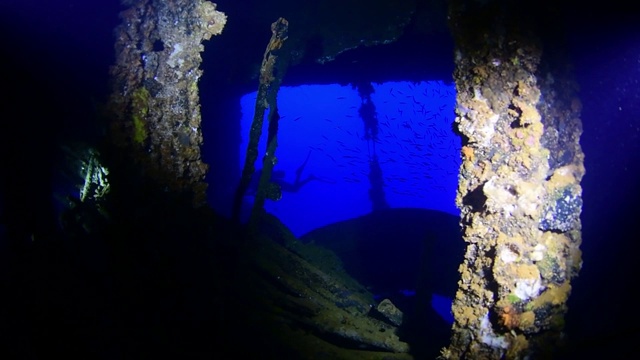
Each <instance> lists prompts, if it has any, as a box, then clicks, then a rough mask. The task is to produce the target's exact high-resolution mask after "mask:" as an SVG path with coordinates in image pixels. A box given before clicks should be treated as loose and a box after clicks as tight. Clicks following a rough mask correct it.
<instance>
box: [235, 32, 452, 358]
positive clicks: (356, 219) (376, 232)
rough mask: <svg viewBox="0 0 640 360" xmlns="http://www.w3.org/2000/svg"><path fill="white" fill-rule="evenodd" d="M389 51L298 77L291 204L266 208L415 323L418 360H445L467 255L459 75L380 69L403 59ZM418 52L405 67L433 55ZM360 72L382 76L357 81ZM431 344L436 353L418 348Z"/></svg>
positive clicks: (409, 327)
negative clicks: (440, 359) (459, 199)
mask: <svg viewBox="0 0 640 360" xmlns="http://www.w3.org/2000/svg"><path fill="white" fill-rule="evenodd" d="M401 45H402V46H406V45H404V44H401ZM414 45H415V44H414ZM379 48H380V49H378V50H374V49H365V50H363V51H362V52H359V51H358V50H352V51H353V52H354V53H353V54H351V55H350V56H348V59H336V60H335V61H336V63H333V64H324V65H318V64H316V65H306V66H305V65H303V66H301V67H299V68H296V67H293V68H292V69H291V73H290V74H291V75H292V76H289V75H290V74H287V75H286V76H285V77H284V80H283V85H282V87H281V88H280V90H279V92H278V113H279V116H280V120H279V129H278V147H277V150H276V153H275V156H276V158H277V163H276V165H275V166H274V169H273V170H274V172H273V174H272V182H275V183H277V184H278V185H280V186H281V188H282V198H281V199H280V200H278V201H267V202H266V203H265V210H266V211H267V212H269V213H271V214H273V215H276V216H277V217H278V218H279V219H280V220H281V221H282V222H283V223H284V224H285V225H286V226H287V227H288V228H289V229H290V230H291V231H292V232H293V234H294V235H296V236H297V237H298V238H299V239H301V240H302V241H303V242H313V243H315V244H318V245H321V246H324V247H327V248H329V249H331V250H333V251H334V252H335V253H336V255H338V256H339V257H340V258H341V260H342V262H343V264H344V268H345V270H346V271H347V273H348V274H349V275H351V276H352V277H354V278H355V279H356V280H358V281H359V282H360V283H361V284H363V285H364V286H366V287H367V288H368V290H369V291H371V292H372V293H373V294H374V297H375V299H376V301H377V302H381V301H383V300H385V299H389V300H391V302H392V303H393V304H394V305H395V306H397V307H398V309H400V310H401V311H402V312H403V313H404V314H405V319H406V322H405V323H404V324H403V331H404V333H403V338H404V339H407V341H409V342H410V343H413V345H412V346H413V347H414V349H418V350H416V351H417V352H418V353H420V354H428V355H434V352H436V353H437V350H438V349H439V348H440V347H442V346H444V345H445V344H446V341H447V340H448V336H449V330H450V326H451V323H452V322H453V316H452V315H451V301H452V298H453V297H454V295H455V290H456V282H457V279H458V273H457V267H458V265H459V264H460V263H461V261H462V254H463V247H464V246H463V242H462V238H461V235H460V226H459V211H458V209H457V207H456V205H455V196H456V189H457V179H458V170H459V167H460V155H459V154H460V147H461V145H462V144H461V138H460V136H459V135H458V134H456V133H455V130H454V115H455V112H454V106H455V98H456V93H455V86H454V84H453V82H452V81H451V73H452V72H451V71H449V72H447V73H446V75H442V74H443V73H444V72H439V75H441V76H437V75H435V74H434V73H430V74H426V72H429V71H433V70H432V69H428V71H423V72H421V71H420V70H419V68H420V66H419V64H420V63H421V62H420V61H415V63H414V64H413V66H411V67H409V66H403V65H401V64H399V63H398V62H402V61H406V58H404V59H400V60H395V61H388V62H384V61H382V62H381V63H380V64H377V65H375V64H372V63H375V62H376V59H389V58H390V57H391V58H393V57H398V56H400V55H399V54H400V53H401V52H398V53H395V54H393V56H390V55H388V54H387V55H384V56H381V55H378V56H370V54H371V52H374V51H378V52H384V51H385V50H386V51H389V49H385V46H379ZM409 48H412V51H408V52H407V53H405V54H403V56H406V57H410V56H415V55H416V53H417V54H418V55H423V54H422V52H417V51H416V50H415V46H410V47H409ZM440 51H441V50H438V53H439V52H440ZM350 52H351V51H350ZM348 53H349V52H348ZM348 53H345V55H347V54H348ZM357 53H360V54H362V53H369V54H368V55H369V56H366V57H362V58H359V57H358V55H357ZM412 53H413V54H412ZM451 53H452V52H451ZM451 53H449V54H451ZM449 54H446V56H445V55H443V57H445V58H449ZM400 57H401V56H400ZM438 61H442V60H441V59H439V60H438ZM448 61H449V62H450V65H449V67H451V68H452V67H453V59H449V60H448ZM363 63H366V64H363ZM424 64H425V65H424V66H425V67H427V68H428V67H429V62H427V61H424ZM360 66H361V67H363V68H365V69H375V70H373V71H361V72H359V73H357V72H354V71H353V70H354V67H360ZM321 67H322V68H323V69H322V70H319V68H321ZM389 67H391V68H392V69H393V68H394V67H397V69H398V73H397V74H394V73H393V71H392V70H389ZM327 68H329V69H331V68H333V69H334V72H333V74H332V72H331V71H330V70H327ZM301 69H304V71H303V70H301ZM336 69H337V71H336ZM345 69H349V70H345ZM381 69H384V70H381ZM411 71H413V72H414V73H413V74H411V75H409V76H407V72H411ZM303 72H308V73H309V74H310V75H308V76H307V75H306V74H303ZM319 72H321V74H322V75H319V74H318V73H319ZM384 72H386V73H385V74H384V75H383V76H380V74H381V73H384ZM323 76H324V78H323V79H321V80H319V78H321V77H323ZM288 79H291V80H288ZM256 96H257V94H256V92H247V93H245V94H244V95H243V96H242V97H241V99H240V101H239V102H240V109H241V110H240V113H241V114H242V115H241V121H240V137H241V142H240V143H239V144H238V147H237V149H238V150H237V151H238V152H239V154H240V156H239V158H238V167H239V168H240V167H242V165H243V163H244V159H245V154H246V149H247V141H248V134H249V132H250V128H251V124H252V120H253V114H254V112H253V110H254V108H255V103H256ZM267 118H268V115H267V116H265V123H264V125H263V126H264V128H263V132H262V134H263V139H262V141H261V143H260V145H259V158H258V161H257V163H256V168H257V170H258V171H259V169H260V167H261V159H262V156H263V155H264V152H265V151H266V140H265V138H266V136H265V134H266V133H267V128H268V126H269V125H268V122H267V121H266V119H267ZM258 179H259V176H256V177H255V180H258ZM256 187H257V181H255V182H254V186H252V187H250V190H249V192H248V193H247V196H245V209H246V213H245V220H247V219H248V217H249V214H250V211H251V208H252V206H251V205H252V200H253V197H252V192H255V188H256ZM427 338H428V339H432V340H433V341H432V342H431V343H430V344H429V346H433V348H430V349H419V348H420V346H426V345H422V344H421V342H423V340H424V339H427ZM421 339H422V340H421ZM434 344H435V345H434Z"/></svg>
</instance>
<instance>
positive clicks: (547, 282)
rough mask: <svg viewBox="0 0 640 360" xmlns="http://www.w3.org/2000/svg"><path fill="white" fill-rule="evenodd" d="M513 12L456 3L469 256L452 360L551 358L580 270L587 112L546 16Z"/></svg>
mask: <svg viewBox="0 0 640 360" xmlns="http://www.w3.org/2000/svg"><path fill="white" fill-rule="evenodd" d="M507 3H508V2H502V1H486V2H473V3H471V2H465V1H461V0H460V1H458V0H455V1H452V2H451V3H450V4H451V5H450V12H449V15H450V27H451V31H452V34H453V36H454V39H455V42H456V50H455V65H456V69H455V73H454V79H455V82H456V87H457V108H456V113H457V117H456V125H457V128H458V130H459V131H460V133H461V135H462V136H463V147H462V154H461V156H462V158H463V162H462V165H461V168H460V175H459V185H458V194H457V199H456V201H457V205H458V207H459V208H460V210H461V225H462V227H463V237H464V240H465V242H466V247H467V248H466V253H465V258H464V261H463V263H462V264H461V266H460V268H459V272H460V276H461V277H460V280H459V282H458V285H459V288H458V291H457V294H456V298H455V300H454V304H453V308H452V310H453V313H454V317H455V323H454V325H453V329H452V339H451V344H450V345H449V347H448V348H445V349H443V350H442V353H441V355H442V357H443V358H448V359H502V358H508V359H518V358H526V357H527V356H529V357H530V358H536V359H538V358H545V357H546V356H549V355H550V354H552V353H553V352H554V351H555V350H556V349H557V348H558V347H559V346H560V345H561V339H562V337H563V334H562V331H563V324H564V323H563V318H564V314H565V312H566V310H567V307H566V301H567V298H568V296H569V294H570V290H571V284H570V281H571V279H572V278H573V277H575V276H576V275H577V273H578V271H579V270H580V267H581V253H580V250H579V246H580V242H581V231H580V230H581V224H580V218H579V216H580V211H581V207H582V200H581V191H582V190H581V187H580V180H581V178H582V176H583V175H584V172H585V170H584V167H583V159H584V156H583V153H582V150H581V148H580V145H579V142H578V141H579V137H580V134H581V122H580V119H579V115H580V110H581V106H580V101H579V100H578V99H577V98H576V97H575V87H574V86H573V85H572V82H571V79H570V77H569V76H568V75H566V74H567V72H566V71H564V70H563V69H562V68H560V67H558V64H561V63H560V62H558V58H557V56H555V55H557V53H556V52H555V51H554V49H549V48H548V47H546V46H547V45H548V44H547V43H545V42H544V39H545V37H544V36H540V32H539V31H540V29H542V27H538V26H537V25H535V24H533V23H532V21H529V20H531V19H528V18H527V16H529V17H535V15H533V14H526V11H522V12H519V10H518V11H514V8H522V7H521V6H515V7H514V8H511V9H509V8H508V4H507ZM546 20H547V21H549V22H551V21H553V20H549V19H546ZM543 45H544V46H543ZM547 50H550V51H549V53H548V54H552V53H553V54H554V56H550V57H547V56H545V55H546V54H547V53H545V52H544V51H547Z"/></svg>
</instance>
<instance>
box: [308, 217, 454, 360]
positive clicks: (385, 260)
mask: <svg viewBox="0 0 640 360" xmlns="http://www.w3.org/2000/svg"><path fill="white" fill-rule="evenodd" d="M300 239H301V241H303V242H305V243H313V244H316V245H319V246H323V247H327V248H328V249H330V250H332V251H333V252H335V253H336V255H338V257H339V258H340V259H341V260H342V263H343V266H344V268H345V270H346V271H347V273H349V275H351V276H353V277H354V278H355V279H356V280H358V281H359V282H360V283H361V284H362V285H364V286H366V287H367V289H368V290H369V291H371V292H372V293H373V294H374V295H375V296H376V299H377V301H378V302H379V301H382V300H383V299H389V300H391V302H392V303H393V304H394V305H396V306H397V307H398V308H399V309H400V310H401V311H402V312H403V313H404V321H403V324H402V326H401V327H400V334H401V339H404V341H407V342H408V343H409V345H410V346H411V348H412V354H413V355H414V356H416V358H419V359H433V358H435V357H436V356H437V355H438V354H439V351H440V349H441V348H442V347H444V346H446V344H447V342H448V340H449V336H450V329H451V324H450V323H448V322H447V321H446V320H445V319H443V318H442V317H441V316H440V315H438V313H437V312H436V311H435V310H434V309H433V308H432V305H431V302H432V300H433V299H432V296H433V295H434V294H435V295H440V296H444V297H448V298H449V299H453V297H454V296H455V292H456V289H457V285H456V282H457V279H458V266H459V265H460V263H461V262H462V257H463V254H464V243H463V241H462V234H461V232H460V225H459V218H458V217H456V216H453V215H450V214H446V213H443V212H439V211H433V210H424V209H384V210H382V209H381V210H378V211H373V212H372V213H371V214H368V215H365V216H362V217H359V218H355V219H352V220H347V221H342V222H339V223H336V224H332V225H328V226H325V227H323V228H320V229H317V230H314V231H312V232H310V233H308V234H306V235H304V236H302V237H301V238H300ZM449 306H450V304H449Z"/></svg>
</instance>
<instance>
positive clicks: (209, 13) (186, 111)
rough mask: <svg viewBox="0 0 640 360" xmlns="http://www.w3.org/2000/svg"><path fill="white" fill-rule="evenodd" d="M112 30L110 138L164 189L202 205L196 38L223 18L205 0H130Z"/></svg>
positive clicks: (218, 27)
mask: <svg viewBox="0 0 640 360" xmlns="http://www.w3.org/2000/svg"><path fill="white" fill-rule="evenodd" d="M123 3H125V4H126V5H129V6H130V7H129V8H128V9H126V10H124V11H123V12H122V13H121V14H120V17H121V19H122V23H121V25H119V26H118V27H117V28H116V32H115V33H116V63H115V65H114V66H113V67H112V69H111V76H112V79H113V94H112V96H111V99H110V110H111V111H112V115H113V117H114V119H113V120H112V129H111V130H112V132H111V135H112V140H113V141H114V143H115V144H116V145H118V146H119V147H120V148H121V149H123V150H124V151H125V152H126V153H127V154H129V155H131V156H132V157H134V158H135V160H136V162H137V163H138V164H139V165H140V166H141V168H142V170H143V171H144V173H145V176H149V177H151V178H152V179H153V180H155V181H156V182H157V183H158V185H159V186H160V187H162V188H167V189H170V190H172V191H175V192H178V193H187V194H191V195H192V196H193V202H194V204H196V205H200V204H203V203H204V202H205V201H206V196H205V191H206V187H207V185H206V183H205V182H204V176H205V174H206V171H207V165H206V164H205V163H203V161H202V159H201V156H200V146H201V145H202V132H201V129H200V121H201V117H200V100H199V96H198V80H199V78H200V76H201V75H202V70H200V69H199V66H200V63H201V61H202V58H201V57H200V52H201V51H203V50H204V47H203V45H202V41H204V40H208V39H210V38H211V36H212V35H218V34H220V33H221V32H222V29H223V27H224V25H225V23H226V16H225V15H224V14H223V13H221V12H219V11H216V5H215V4H213V3H211V2H209V1H203V0H132V1H123Z"/></svg>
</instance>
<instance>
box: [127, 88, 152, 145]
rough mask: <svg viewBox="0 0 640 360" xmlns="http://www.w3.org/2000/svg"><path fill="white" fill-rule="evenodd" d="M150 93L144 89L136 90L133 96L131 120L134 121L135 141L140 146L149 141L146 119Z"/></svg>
mask: <svg viewBox="0 0 640 360" xmlns="http://www.w3.org/2000/svg"><path fill="white" fill-rule="evenodd" d="M149 97H150V95H149V91H148V90H147V89H145V88H144V87H141V88H139V89H137V90H135V91H134V92H133V94H132V96H131V98H132V102H131V118H132V120H133V141H135V142H136V143H138V144H142V143H144V141H145V140H146V139H147V128H146V117H147V115H148V114H149Z"/></svg>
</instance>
